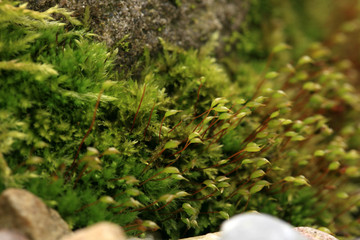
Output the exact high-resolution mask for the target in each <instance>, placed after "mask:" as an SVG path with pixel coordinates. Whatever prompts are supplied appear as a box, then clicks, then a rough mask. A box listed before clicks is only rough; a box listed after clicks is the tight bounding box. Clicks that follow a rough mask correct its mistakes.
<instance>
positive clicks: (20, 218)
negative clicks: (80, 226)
mask: <svg viewBox="0 0 360 240" xmlns="http://www.w3.org/2000/svg"><path fill="white" fill-rule="evenodd" d="M0 229H8V230H14V231H17V232H19V233H22V234H24V235H25V236H27V237H28V238H29V239H31V240H56V239H59V238H60V237H61V236H63V235H65V234H67V233H69V232H70V230H69V228H68V226H67V224H66V223H65V221H64V220H63V219H61V217H60V215H59V214H58V213H57V212H56V211H55V210H53V209H50V208H48V207H47V206H46V205H45V204H44V203H43V202H42V201H41V200H40V199H39V198H38V197H36V196H35V195H33V194H32V193H30V192H28V191H26V190H22V189H14V188H9V189H7V190H5V191H3V192H2V194H1V196H0Z"/></svg>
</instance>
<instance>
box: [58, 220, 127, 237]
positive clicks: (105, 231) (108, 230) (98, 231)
mask: <svg viewBox="0 0 360 240" xmlns="http://www.w3.org/2000/svg"><path fill="white" fill-rule="evenodd" d="M125 239H126V236H125V233H124V231H123V230H122V228H121V227H120V226H118V225H116V224H114V223H108V222H101V223H97V224H94V225H92V226H90V227H87V228H84V229H80V230H77V231H75V232H74V233H73V234H70V235H67V236H65V237H63V238H61V240H125Z"/></svg>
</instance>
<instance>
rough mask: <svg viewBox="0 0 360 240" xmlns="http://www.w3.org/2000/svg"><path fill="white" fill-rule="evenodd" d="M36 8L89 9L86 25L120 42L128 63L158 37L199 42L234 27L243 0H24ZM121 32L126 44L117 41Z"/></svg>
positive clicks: (79, 12)
mask: <svg viewBox="0 0 360 240" xmlns="http://www.w3.org/2000/svg"><path fill="white" fill-rule="evenodd" d="M23 1H25V2H28V3H29V7H30V8H32V9H35V10H41V11H42V10H46V9H47V8H49V7H51V6H54V5H55V4H58V5H59V6H60V7H65V8H68V9H70V10H73V11H74V12H75V16H78V17H79V18H83V16H84V12H85V8H86V7H87V6H88V7H89V9H90V16H91V17H90V19H91V21H90V26H91V28H92V29H93V30H94V32H95V33H97V34H98V35H100V37H101V38H102V39H103V40H105V41H106V42H107V43H108V45H109V46H114V45H117V46H118V47H119V61H120V63H121V64H123V65H125V66H126V65H127V66H129V65H131V63H133V62H134V61H136V59H137V58H138V56H139V55H141V54H143V51H144V48H145V46H146V47H148V48H149V49H150V50H151V51H153V52H154V51H156V50H157V49H159V37H162V38H163V39H165V40H166V41H169V42H172V43H174V44H176V45H178V46H181V47H184V48H189V47H195V48H197V47H199V46H201V45H202V44H203V43H204V42H206V41H207V40H208V39H209V37H210V36H211V35H212V34H213V33H214V32H215V31H219V32H221V35H226V34H229V33H231V32H232V31H233V30H235V29H238V28H239V26H240V23H241V22H242V20H243V16H244V13H245V12H246V10H247V8H248V5H249V4H248V2H249V1H248V0H176V1H175V0H146V1H145V0H122V1H119V0H102V1H99V0H23ZM124 38H125V40H124V41H125V42H128V43H129V45H126V44H118V43H119V41H120V40H122V39H124Z"/></svg>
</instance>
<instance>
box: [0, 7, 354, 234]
mask: <svg viewBox="0 0 360 240" xmlns="http://www.w3.org/2000/svg"><path fill="white" fill-rule="evenodd" d="M54 11H55V12H58V13H63V14H65V15H66V16H67V17H68V19H69V21H70V23H68V24H70V25H67V26H66V27H65V25H64V24H63V23H60V22H57V21H54V20H52V19H51V18H50V15H49V13H50V12H54ZM5 12H6V13H7V14H6V15H4V14H2V13H5ZM0 16H1V17H0V31H1V35H0V81H1V82H0V83H1V88H0V96H1V98H0V109H1V110H0V122H1V124H0V178H1V182H0V189H1V190H3V189H5V188H8V187H21V188H25V189H28V190H30V191H31V192H33V193H35V194H37V195H38V196H40V197H41V198H42V199H44V201H45V202H46V203H47V204H48V205H49V206H51V207H53V208H55V209H57V210H58V211H59V213H60V214H61V216H62V217H63V218H64V219H65V220H66V221H67V222H68V223H69V225H70V226H71V227H72V228H80V227H84V226H87V225H89V224H92V223H95V222H98V221H102V220H107V221H113V222H115V223H118V224H120V225H121V226H122V227H123V228H124V230H125V231H126V232H127V233H128V234H129V235H139V234H142V233H143V232H146V231H156V230H158V231H160V232H161V234H162V235H163V237H164V238H168V237H171V238H174V239H177V238H179V237H184V236H193V235H196V234H201V233H206V232H210V231H217V230H218V228H219V225H220V223H221V222H222V221H223V220H224V219H226V218H228V217H230V216H232V215H234V214H236V213H241V212H244V211H248V210H257V211H261V212H266V213H270V214H272V215H276V216H279V217H280V218H283V219H285V220H287V221H288V222H290V223H292V224H294V225H296V226H305V225H306V226H324V227H328V228H330V229H331V230H332V231H333V232H334V233H336V234H342V235H344V236H350V235H357V234H359V233H358V229H357V228H356V218H358V214H359V194H358V192H357V191H358V187H357V186H356V184H357V183H358V179H359V177H360V173H359V167H360V163H359V154H358V152H357V150H356V148H359V143H358V142H357V141H356V133H357V132H358V126H356V125H355V126H354V124H353V123H354V122H355V121H356V120H355V119H357V117H358V116H359V111H358V110H359V109H358V106H359V105H358V104H359V98H358V96H357V92H356V90H355V89H354V88H353V87H352V85H350V83H349V82H348V77H349V76H350V74H351V73H352V72H351V70H352V68H351V66H350V65H349V64H348V65H346V64H345V63H344V62H342V60H338V59H334V58H333V54H335V53H332V52H331V51H330V49H329V48H327V47H326V46H324V45H322V44H317V45H313V46H312V47H311V48H310V49H309V50H307V52H306V53H304V54H303V56H302V57H299V58H295V57H292V54H291V51H292V50H289V47H288V46H287V45H284V44H279V45H276V46H275V47H273V48H267V47H265V45H264V46H263V47H264V48H263V49H264V51H266V52H267V53H268V54H266V56H268V57H267V58H265V57H264V56H265V54H263V53H262V50H261V49H257V48H253V47H254V46H253V47H251V46H249V47H246V46H243V45H242V44H244V43H245V42H244V41H243V40H244V39H243V40H239V42H238V44H239V45H237V46H236V41H238V40H236V37H234V39H231V40H229V48H231V47H234V46H233V45H232V44H233V43H235V49H234V50H233V54H229V56H228V57H227V58H225V59H223V61H222V62H223V63H224V65H221V64H219V62H218V61H217V59H216V58H214V57H213V52H214V46H215V45H216V43H217V41H218V40H217V38H216V35H214V39H213V40H212V41H210V42H209V43H208V44H207V45H205V46H204V47H202V48H201V49H198V50H183V49H180V48H178V47H176V46H173V45H171V44H169V43H166V42H165V41H161V42H162V51H161V52H160V53H159V54H158V56H156V57H152V58H150V56H149V54H148V53H145V55H144V59H143V61H142V62H139V65H142V66H143V67H142V69H143V70H141V72H140V73H136V74H134V76H137V77H129V76H130V75H131V74H128V75H126V77H120V76H121V75H120V74H116V73H115V71H114V70H113V61H114V58H115V55H116V51H114V52H109V50H108V49H107V48H106V46H105V45H104V44H103V43H98V42H96V41H94V40H93V39H92V37H91V35H89V34H88V33H86V32H84V31H82V30H76V29H73V26H72V25H71V23H73V24H77V22H76V21H75V20H73V19H71V18H69V15H68V13H66V12H64V10H63V9H57V8H55V9H52V10H49V12H47V13H46V12H45V13H39V12H35V11H30V10H26V9H25V8H24V7H15V6H14V4H12V3H10V2H7V1H5V2H4V1H2V2H0ZM70 29H73V30H70ZM235 35H236V34H235ZM251 35H252V34H251V33H249V35H246V34H244V35H243V36H242V37H244V36H245V38H247V37H246V36H249V38H250V39H256V40H254V41H256V42H258V43H259V44H260V39H259V38H257V37H256V36H253V37H251ZM231 41H233V42H231ZM10 43H12V44H10ZM254 44H255V43H254ZM4 46H11V47H9V48H5V47H4ZM256 49H257V50H256ZM289 52H290V53H289ZM284 54H286V56H285V57H284ZM243 55H246V58H245V57H244V58H241V57H242V56H243ZM244 59H246V62H245V60H244ZM289 59H290V60H289ZM241 61H244V62H241ZM224 66H225V67H224ZM124 76H125V75H124ZM338 116H343V118H344V119H343V120H342V121H337V119H338ZM351 126H353V127H351Z"/></svg>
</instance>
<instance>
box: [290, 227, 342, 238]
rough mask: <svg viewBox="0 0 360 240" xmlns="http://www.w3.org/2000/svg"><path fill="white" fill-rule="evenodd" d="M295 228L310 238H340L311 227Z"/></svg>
mask: <svg viewBox="0 0 360 240" xmlns="http://www.w3.org/2000/svg"><path fill="white" fill-rule="evenodd" d="M295 230H296V231H298V232H299V233H301V234H302V235H303V236H305V237H306V238H307V239H309V240H338V239H337V238H335V237H333V236H331V235H330V234H327V233H325V232H323V231H320V230H317V229H314V228H311V227H296V228H295Z"/></svg>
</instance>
